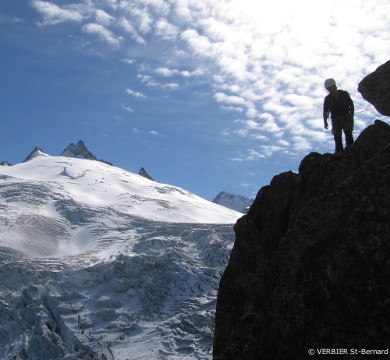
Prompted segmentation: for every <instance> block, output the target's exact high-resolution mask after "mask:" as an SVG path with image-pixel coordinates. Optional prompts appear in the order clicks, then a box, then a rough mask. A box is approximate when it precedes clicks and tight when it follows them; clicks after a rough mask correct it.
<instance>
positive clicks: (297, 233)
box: [214, 120, 390, 360]
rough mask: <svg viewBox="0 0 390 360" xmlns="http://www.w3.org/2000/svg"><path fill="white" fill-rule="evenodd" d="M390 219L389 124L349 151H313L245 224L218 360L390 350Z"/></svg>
mask: <svg viewBox="0 0 390 360" xmlns="http://www.w3.org/2000/svg"><path fill="white" fill-rule="evenodd" d="M389 219H390V126H388V125H387V124H386V123H384V122H381V121H378V120H377V121H375V124H374V125H371V126H369V127H368V128H366V129H365V130H364V131H363V132H362V133H361V134H360V136H359V137H358V138H357V140H356V142H355V143H354V145H353V146H352V147H351V148H350V150H349V151H348V152H346V153H344V155H343V156H341V157H336V156H335V155H333V154H323V155H321V154H318V153H311V154H309V155H308V156H306V157H305V158H304V159H303V161H302V163H301V165H300V168H299V173H298V174H296V173H292V172H286V173H283V174H280V175H278V176H275V177H274V179H273V180H272V182H271V184H270V185H269V186H265V187H263V188H262V189H261V190H260V191H259V193H258V195H257V197H256V200H255V202H254V203H253V205H252V206H251V208H250V210H249V212H248V214H247V215H246V216H243V217H242V218H241V219H240V220H238V222H237V224H236V226H235V232H236V242H235V244H234V248H233V250H232V253H231V258H230V262H229V264H228V267H227V268H226V270H225V272H224V274H223V276H222V279H221V282H220V287H219V293H218V300H217V311H216V323H215V337H214V359H234V360H237V359H245V360H250V359H261V360H267V359H269V360H278V359H283V360H285V359H303V358H306V357H307V354H308V351H309V349H321V348H341V349H351V348H353V349H362V348H365V349H368V348H369V349H387V348H388V339H389V338H390V287H389V286H388V282H389V280H390V221H389ZM321 358H322V359H330V358H332V357H331V356H329V357H327V356H321Z"/></svg>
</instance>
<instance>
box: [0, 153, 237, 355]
mask: <svg viewBox="0 0 390 360" xmlns="http://www.w3.org/2000/svg"><path fill="white" fill-rule="evenodd" d="M241 215H242V214H239V213H236V212H234V211H230V210H228V209H225V208H223V207H220V206H218V205H216V204H212V203H210V202H207V201H206V200H203V199H200V198H199V197H197V196H195V195H193V194H191V193H188V192H186V191H185V190H182V189H179V188H175V187H171V186H169V185H162V184H158V183H155V182H152V181H150V180H148V179H145V178H142V177H140V176H138V175H134V174H131V173H127V172H125V171H124V170H121V169H118V168H115V167H110V166H108V165H106V164H101V163H97V162H94V161H88V160H80V159H70V158H63V157H49V156H42V157H36V158H34V159H33V160H31V161H29V162H27V163H24V164H20V165H16V166H14V167H11V168H8V167H7V168H4V169H3V168H1V169H0V227H1V229H2V231H1V233H0V279H1V281H0V358H4V359H11V358H19V359H27V358H28V359H40V360H45V359H67V360H68V359H117V360H125V359H137V360H139V359H210V358H211V354H212V334H213V326H214V313H215V302H216V295H217V289H218V284H219V279H220V275H221V273H222V271H223V270H224V269H225V267H226V264H227V261H228V257H229V255H230V251H231V248H232V245H233V241H234V233H233V223H234V222H235V221H236V219H237V218H238V217H239V216H241Z"/></svg>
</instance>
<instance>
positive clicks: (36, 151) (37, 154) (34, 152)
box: [23, 146, 49, 162]
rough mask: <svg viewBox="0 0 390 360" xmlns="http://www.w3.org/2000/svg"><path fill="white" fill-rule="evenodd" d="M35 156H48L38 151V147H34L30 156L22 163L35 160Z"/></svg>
mask: <svg viewBox="0 0 390 360" xmlns="http://www.w3.org/2000/svg"><path fill="white" fill-rule="evenodd" d="M37 156H49V155H47V154H45V153H44V152H43V151H42V149H40V148H39V147H38V146H36V147H35V148H34V150H33V151H31V153H30V155H28V156H27V157H26V158H25V159H24V160H23V162H27V161H30V160H31V159H34V158H36V157H37Z"/></svg>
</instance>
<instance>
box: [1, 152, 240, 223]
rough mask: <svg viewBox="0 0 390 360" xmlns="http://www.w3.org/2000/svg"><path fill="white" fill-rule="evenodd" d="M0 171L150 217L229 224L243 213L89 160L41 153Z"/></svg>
mask: <svg viewBox="0 0 390 360" xmlns="http://www.w3.org/2000/svg"><path fill="white" fill-rule="evenodd" d="M0 174H4V175H8V176H11V177H14V178H18V179H23V180H24V181H38V182H42V183H50V184H51V186H53V187H58V191H60V192H63V194H66V196H68V197H70V198H72V199H73V200H74V201H75V202H78V203H83V204H85V205H88V206H101V207H110V208H112V209H113V210H115V211H121V212H124V213H126V214H129V215H135V216H139V217H143V218H146V219H148V220H154V221H166V222H182V223H226V224H229V223H235V222H236V220H237V219H238V218H239V217H240V216H241V214H239V213H237V212H235V211H233V210H229V209H226V208H224V207H222V206H219V205H217V204H214V203H212V202H210V201H207V200H205V199H202V198H200V197H199V196H196V195H194V194H192V193H190V192H188V191H186V190H184V189H181V188H178V187H175V186H172V185H167V184H160V183H157V182H151V181H149V180H148V179H145V178H144V177H142V176H140V175H137V174H133V173H131V172H128V171H125V170H123V169H120V168H117V167H115V166H109V165H106V164H104V163H101V162H97V161H93V160H86V159H77V158H69V157H63V156H49V155H47V154H45V155H44V156H35V157H33V158H32V159H31V160H30V161H28V162H24V163H20V164H17V165H14V166H12V167H2V168H0ZM6 181H12V180H6Z"/></svg>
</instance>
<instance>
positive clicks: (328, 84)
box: [324, 79, 336, 89]
mask: <svg viewBox="0 0 390 360" xmlns="http://www.w3.org/2000/svg"><path fill="white" fill-rule="evenodd" d="M333 85H336V81H334V79H326V80H325V83H324V86H325V88H326V89H329V88H330V87H331V86H333Z"/></svg>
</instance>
